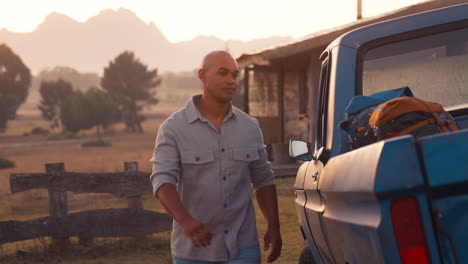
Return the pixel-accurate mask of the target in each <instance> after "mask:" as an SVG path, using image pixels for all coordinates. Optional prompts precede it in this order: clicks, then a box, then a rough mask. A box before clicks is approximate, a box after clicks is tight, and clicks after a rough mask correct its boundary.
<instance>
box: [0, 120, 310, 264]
mask: <svg viewBox="0 0 468 264" xmlns="http://www.w3.org/2000/svg"><path fill="white" fill-rule="evenodd" d="M162 121H163V119H161V118H156V119H148V120H147V121H145V122H144V124H143V125H144V126H143V127H144V131H145V132H144V133H143V134H129V133H125V132H123V125H122V124H118V125H115V126H114V127H112V129H108V130H107V132H106V135H105V139H106V140H109V141H111V142H112V146H111V147H94V148H89V147H88V148H84V147H82V146H81V143H82V142H84V141H87V140H90V139H94V138H95V135H94V131H93V130H91V131H85V132H84V133H82V134H80V135H79V136H78V137H76V138H69V139H57V137H56V138H55V139H54V136H52V137H51V136H49V137H47V136H38V135H26V133H28V132H30V131H31V129H32V128H34V127H43V128H47V125H48V124H47V123H46V122H45V121H43V120H40V119H29V120H16V121H12V122H10V124H9V125H10V128H9V130H8V131H7V133H6V134H1V135H0V158H6V159H8V160H12V161H14V162H15V163H16V167H15V168H10V169H0V199H1V200H0V221H7V220H21V221H22V220H28V219H35V218H38V217H43V216H47V215H48V197H47V191H46V190H32V191H28V192H24V193H17V194H10V187H9V175H10V174H12V173H31V172H44V171H45V167H44V165H45V164H46V163H59V162H63V163H64V164H65V170H66V171H73V172H118V171H123V169H124V167H123V163H124V162H125V161H136V162H138V165H139V170H140V171H145V172H149V171H151V166H152V164H151V162H149V159H150V158H151V156H152V152H153V148H154V140H155V138H156V135H157V130H158V128H159V125H160V124H161V122H162ZM57 132H58V131H57ZM57 132H56V133H57ZM293 183H294V179H293V178H286V179H278V181H277V188H278V193H279V205H280V220H281V231H282V236H283V241H284V245H283V252H282V256H281V257H280V259H279V260H278V261H277V262H276V263H279V264H282V263H296V262H297V260H298V256H299V250H300V248H301V245H302V235H301V233H300V230H299V225H298V224H297V217H296V212H295V207H294V196H293ZM253 197H254V196H253ZM142 198H143V204H144V208H145V209H146V210H154V211H160V212H164V210H163V209H162V207H161V205H160V204H159V202H158V201H157V199H156V198H154V197H153V196H152V195H151V194H146V195H144V196H143V197H142ZM68 202H69V212H77V211H84V210H91V209H104V208H122V207H126V206H127V201H126V200H125V199H119V198H115V197H112V196H110V195H103V194H72V193H69V194H68ZM256 212H257V222H258V226H259V238H260V241H262V236H263V233H264V231H265V228H266V223H265V221H264V219H263V216H262V215H261V213H260V210H259V209H258V208H256ZM71 240H72V247H71V248H69V249H67V250H66V251H63V252H60V251H57V249H56V248H54V247H50V239H49V238H42V239H35V240H28V241H22V242H17V243H7V244H4V245H2V246H0V262H1V263H85V264H87V263H90V264H91V263H93V264H97V263H171V254H170V248H169V241H170V232H163V233H159V234H154V235H149V236H145V237H139V238H102V239H96V241H95V243H94V245H93V246H91V247H83V246H79V245H78V244H77V239H76V238H71ZM261 243H263V242H261Z"/></svg>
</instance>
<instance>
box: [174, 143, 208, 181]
mask: <svg viewBox="0 0 468 264" xmlns="http://www.w3.org/2000/svg"><path fill="white" fill-rule="evenodd" d="M180 160H181V163H182V177H183V179H184V180H186V181H189V182H190V181H196V182H199V183H202V182H209V181H210V179H209V177H210V175H213V170H214V169H215V168H214V160H215V156H214V153H213V151H184V152H181V153H180ZM211 181H212V179H211Z"/></svg>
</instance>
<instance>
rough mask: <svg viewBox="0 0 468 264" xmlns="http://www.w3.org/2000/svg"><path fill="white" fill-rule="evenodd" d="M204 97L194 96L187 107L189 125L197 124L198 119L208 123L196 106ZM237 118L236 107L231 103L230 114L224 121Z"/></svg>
mask: <svg viewBox="0 0 468 264" xmlns="http://www.w3.org/2000/svg"><path fill="white" fill-rule="evenodd" d="M201 98H202V95H201V94H197V95H194V96H193V97H192V98H191V99H190V100H189V101H188V102H187V104H186V105H185V112H186V113H187V122H188V123H189V124H191V123H193V122H195V121H196V120H197V119H200V120H201V121H205V122H206V121H208V120H207V119H206V118H205V117H204V116H203V115H202V114H201V113H200V111H198V108H197V106H196V104H197V103H198V102H199V101H200V100H201ZM235 117H237V114H236V111H235V109H234V106H233V105H232V103H231V107H229V112H228V114H227V115H226V118H224V121H226V120H228V119H230V118H235Z"/></svg>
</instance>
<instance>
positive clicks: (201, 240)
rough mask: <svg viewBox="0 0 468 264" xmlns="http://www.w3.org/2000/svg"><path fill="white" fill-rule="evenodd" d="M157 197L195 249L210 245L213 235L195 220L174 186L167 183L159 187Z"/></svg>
mask: <svg viewBox="0 0 468 264" xmlns="http://www.w3.org/2000/svg"><path fill="white" fill-rule="evenodd" d="M156 196H157V197H158V199H159V201H160V202H161V204H162V205H163V207H164V209H166V211H167V212H168V213H169V215H171V216H172V218H174V220H175V221H177V222H178V223H179V224H180V226H181V227H182V231H183V232H184V234H185V235H186V236H187V237H189V238H190V240H192V243H193V245H194V246H195V247H206V246H208V245H210V242H211V239H212V238H213V233H212V232H211V231H210V230H209V229H208V228H207V227H206V226H205V225H204V224H203V223H202V222H200V221H198V220H196V219H194V218H193V217H192V216H191V215H190V214H189V212H188V211H187V209H185V207H184V206H183V205H182V202H181V201H180V198H179V194H178V193H177V191H176V189H175V187H174V185H172V184H170V183H165V184H163V185H161V187H159V189H158V190H157V193H156Z"/></svg>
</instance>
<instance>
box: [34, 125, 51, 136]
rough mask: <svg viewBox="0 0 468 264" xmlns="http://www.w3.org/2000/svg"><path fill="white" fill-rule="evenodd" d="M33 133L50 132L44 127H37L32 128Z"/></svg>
mask: <svg viewBox="0 0 468 264" xmlns="http://www.w3.org/2000/svg"><path fill="white" fill-rule="evenodd" d="M31 134H32V135H43V136H47V135H48V134H49V130H47V129H44V128H42V127H35V128H33V129H32V130H31Z"/></svg>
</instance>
